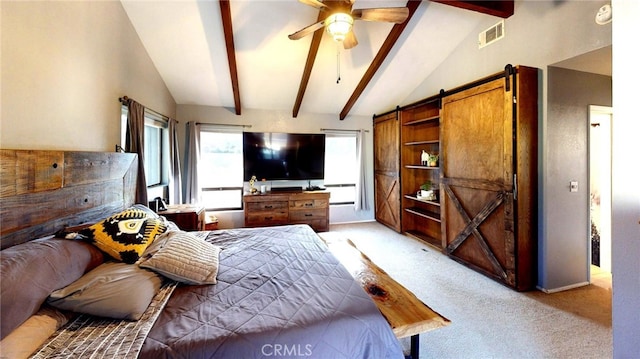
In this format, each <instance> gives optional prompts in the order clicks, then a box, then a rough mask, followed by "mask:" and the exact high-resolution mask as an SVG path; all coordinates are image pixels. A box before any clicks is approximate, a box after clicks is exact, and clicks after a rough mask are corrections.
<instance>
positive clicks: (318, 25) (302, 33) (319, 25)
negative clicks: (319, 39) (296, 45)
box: [289, 20, 324, 40]
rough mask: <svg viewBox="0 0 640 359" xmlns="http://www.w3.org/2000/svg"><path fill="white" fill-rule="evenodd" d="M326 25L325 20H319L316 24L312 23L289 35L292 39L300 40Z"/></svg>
mask: <svg viewBox="0 0 640 359" xmlns="http://www.w3.org/2000/svg"><path fill="white" fill-rule="evenodd" d="M323 26H324V20H323V21H318V22H316V23H315V24H311V25H309V26H307V27H305V28H302V29H300V30H298V31H296V32H294V33H293V34H291V35H289V39H291V40H299V39H301V38H303V37H305V36H307V35H309V34H311V33H312V32H315V31H316V30H318V29H321V28H322V27H323Z"/></svg>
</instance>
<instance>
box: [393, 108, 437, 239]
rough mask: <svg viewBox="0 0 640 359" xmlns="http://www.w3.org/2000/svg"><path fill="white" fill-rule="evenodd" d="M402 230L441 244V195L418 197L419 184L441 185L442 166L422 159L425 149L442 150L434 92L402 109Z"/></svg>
mask: <svg viewBox="0 0 640 359" xmlns="http://www.w3.org/2000/svg"><path fill="white" fill-rule="evenodd" d="M400 123H401V126H400V127H401V130H400V139H401V150H400V153H401V156H400V163H401V166H400V167H401V175H400V178H401V192H402V200H401V208H402V232H403V233H405V234H407V235H410V236H412V237H414V238H417V239H420V240H422V241H424V242H426V243H428V244H430V245H433V246H436V247H438V248H442V235H441V229H440V223H441V220H440V201H439V200H440V198H439V194H438V196H437V199H436V200H435V201H427V200H423V199H421V198H418V197H417V195H416V193H417V192H418V191H419V190H420V185H421V184H423V183H425V182H427V181H431V182H432V183H433V184H434V189H436V190H437V189H439V183H440V167H439V166H435V167H434V166H427V165H424V164H422V163H421V154H422V151H423V150H424V151H426V152H428V153H430V154H438V155H439V154H440V98H439V97H438V96H434V97H431V98H428V99H425V100H424V101H421V102H420V103H419V104H415V105H412V106H408V107H405V108H402V109H401V110H400Z"/></svg>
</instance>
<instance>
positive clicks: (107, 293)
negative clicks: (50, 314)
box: [47, 262, 162, 320]
mask: <svg viewBox="0 0 640 359" xmlns="http://www.w3.org/2000/svg"><path fill="white" fill-rule="evenodd" d="M161 285H162V278H161V277H160V276H159V275H157V274H156V273H154V272H152V271H149V270H146V269H142V268H139V267H138V266H132V265H129V264H125V263H120V262H107V263H104V264H102V265H100V266H98V267H97V268H96V269H94V270H92V271H90V272H89V273H87V274H85V275H83V276H82V277H80V279H78V280H76V281H75V282H73V283H71V284H69V285H68V286H66V287H64V288H62V289H59V290H56V291H54V292H53V293H51V295H50V296H49V298H48V299H47V303H48V304H49V305H51V306H53V307H56V308H58V309H63V310H70V311H73V312H77V313H87V314H92V315H97V316H101V317H109V318H115V319H129V320H138V319H140V317H141V316H142V314H143V313H144V311H145V310H146V309H147V307H148V306H149V303H151V300H153V297H154V296H155V295H156V294H157V293H158V291H159V290H160V286H161Z"/></svg>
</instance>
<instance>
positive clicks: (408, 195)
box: [404, 194, 440, 207]
mask: <svg viewBox="0 0 640 359" xmlns="http://www.w3.org/2000/svg"><path fill="white" fill-rule="evenodd" d="M404 198H408V199H411V200H414V201H417V202H422V203H427V204H430V205H433V206H438V207H440V202H435V201H427V200H425V199H420V198H418V197H417V196H415V195H410V194H405V195H404Z"/></svg>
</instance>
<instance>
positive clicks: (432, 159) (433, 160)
mask: <svg viewBox="0 0 640 359" xmlns="http://www.w3.org/2000/svg"><path fill="white" fill-rule="evenodd" d="M428 163H429V165H428V166H429V167H437V166H438V155H437V154H435V153H433V154H430V155H429V157H428Z"/></svg>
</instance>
